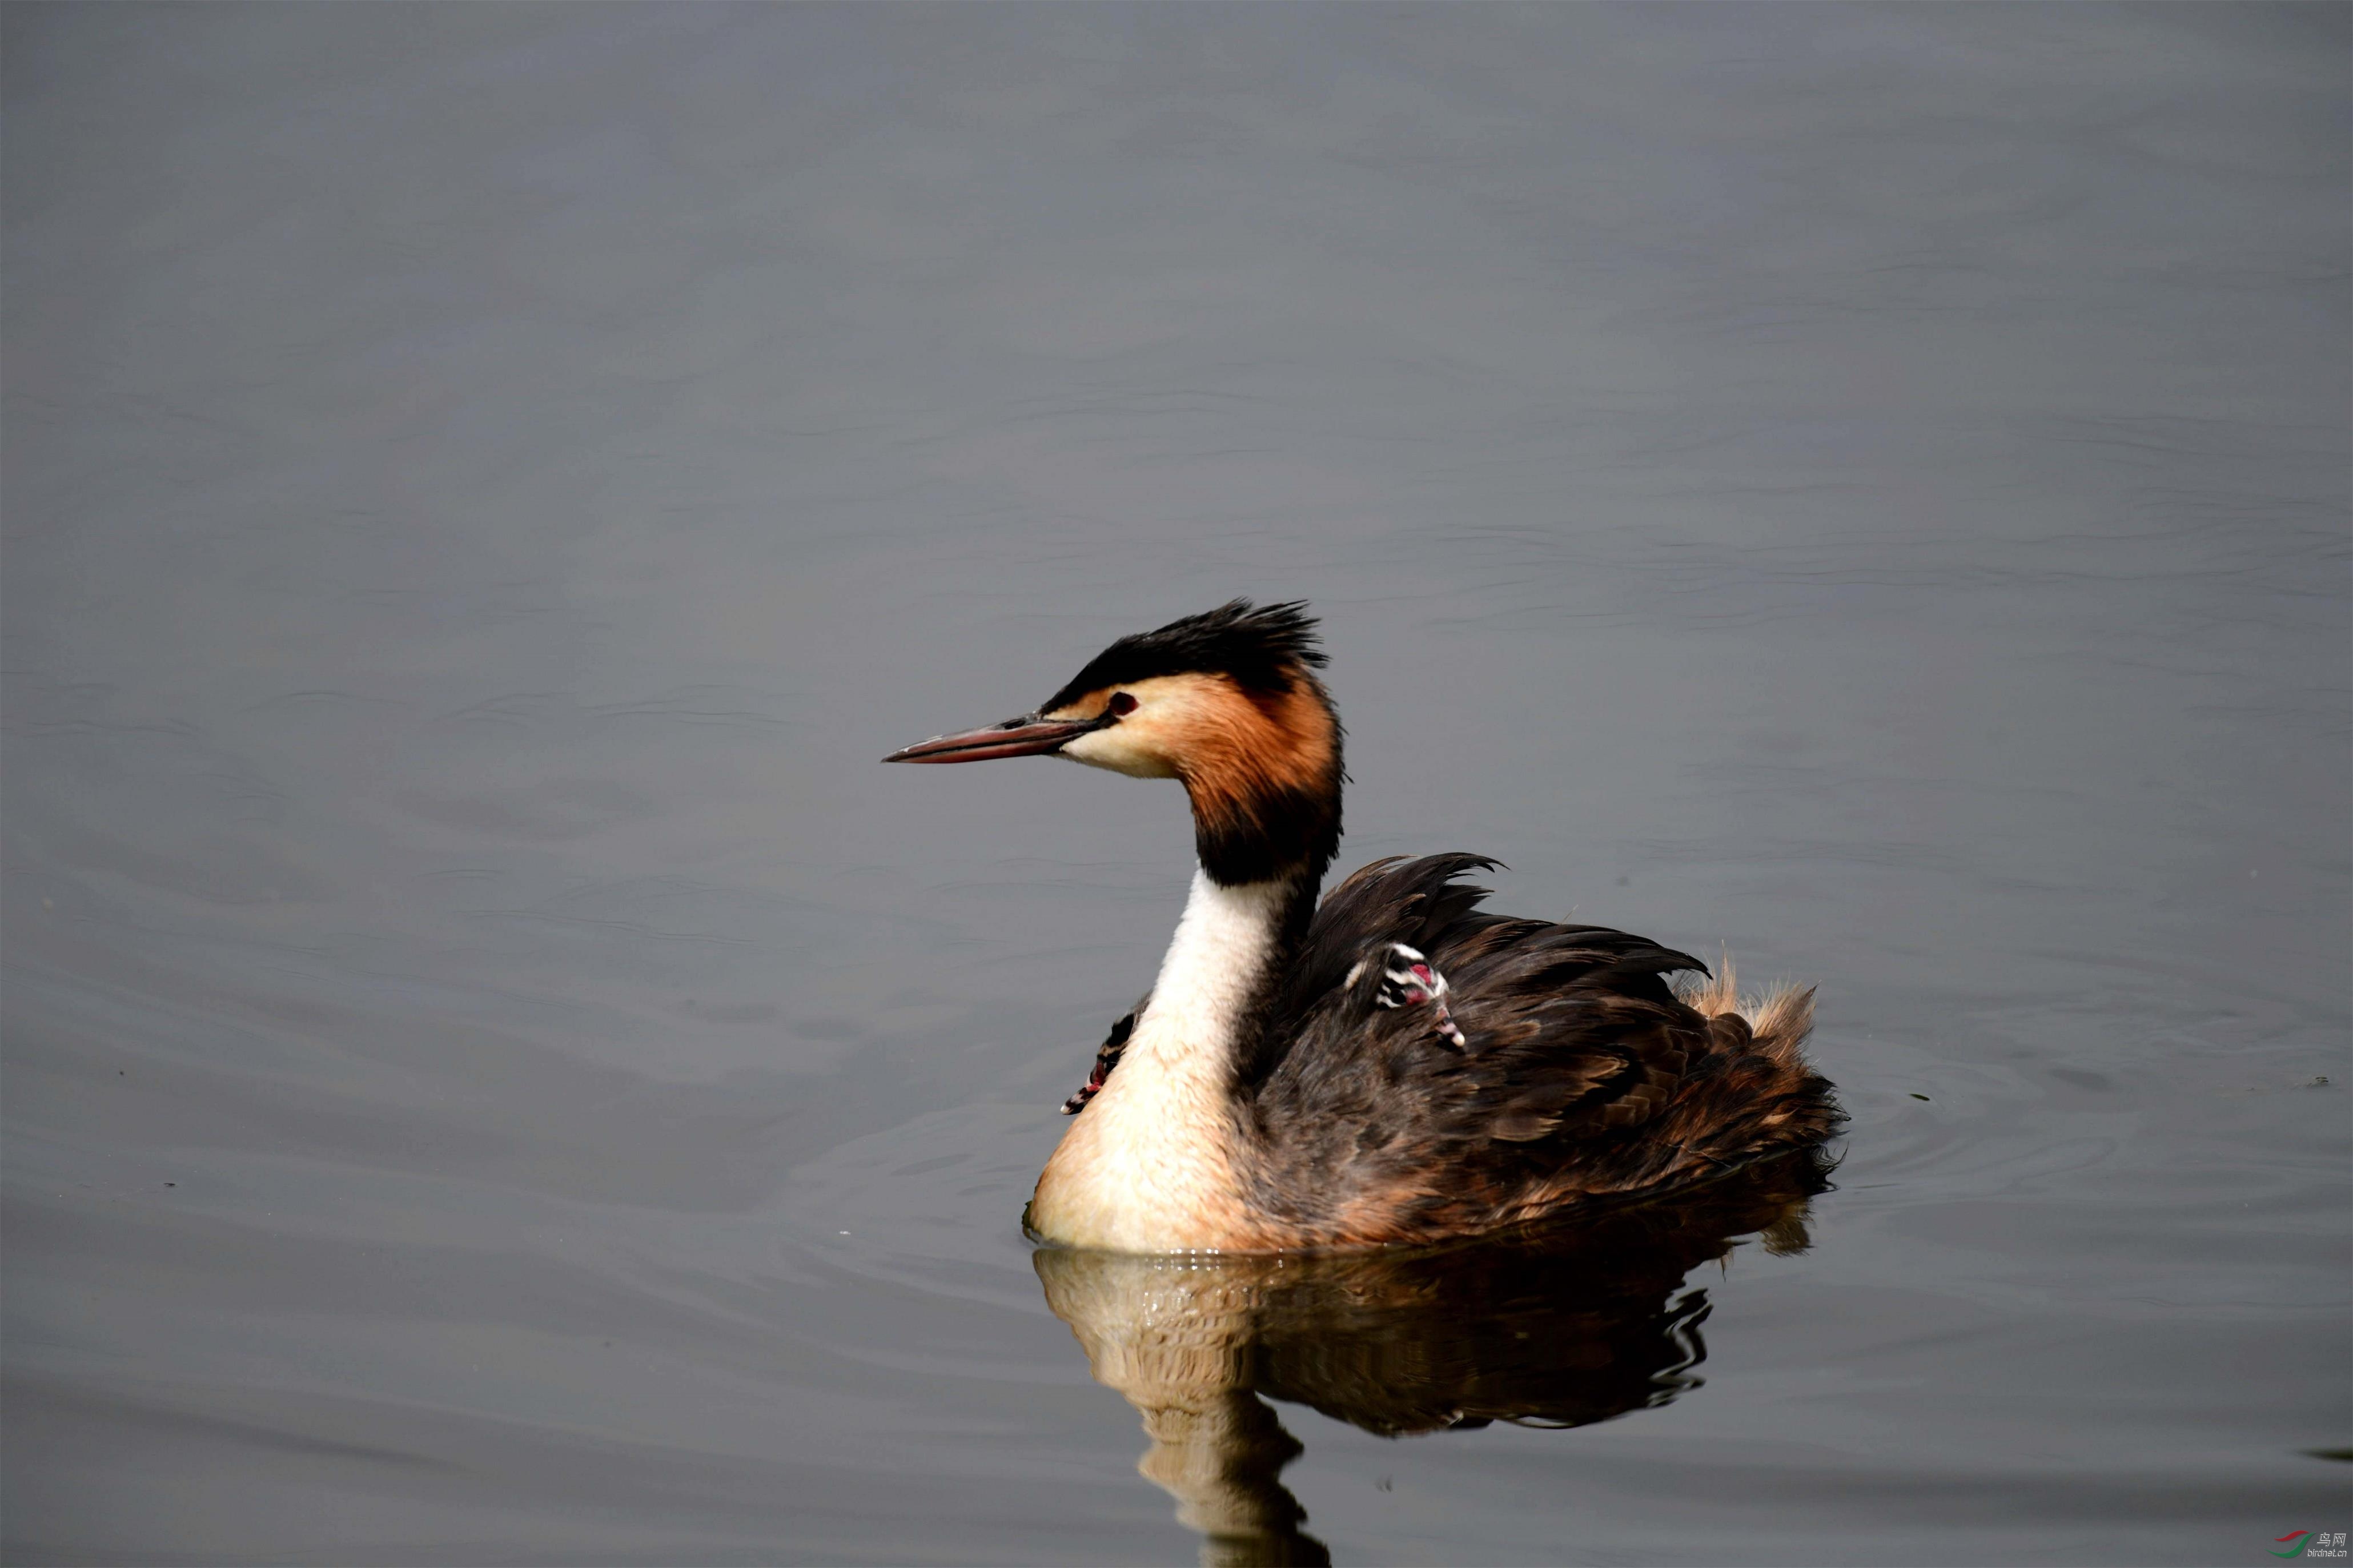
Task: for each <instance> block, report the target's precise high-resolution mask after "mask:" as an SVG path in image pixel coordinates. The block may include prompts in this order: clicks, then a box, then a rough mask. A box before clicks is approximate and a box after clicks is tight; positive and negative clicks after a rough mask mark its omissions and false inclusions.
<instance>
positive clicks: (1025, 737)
mask: <svg viewBox="0 0 2353 1568" xmlns="http://www.w3.org/2000/svg"><path fill="white" fill-rule="evenodd" d="M1102 727H1103V726H1102V724H1101V722H1100V721H1095V720H1090V719H1041V718H1039V716H1038V715H1037V714H1035V713H1025V714H1023V715H1022V716H1021V717H1020V718H1018V719H1008V720H1007V721H1005V722H1004V723H1002V724H985V725H983V726H982V727H981V728H979V729H977V730H966V731H964V733H962V734H960V735H936V736H934V737H933V738H932V739H931V740H928V741H925V742H923V743H922V744H920V745H914V746H909V747H908V748H907V749H906V750H904V751H901V752H892V753H891V754H890V755H889V756H887V757H885V758H883V759H882V760H883V761H884V762H886V763H985V762H988V761H990V760H991V759H992V758H996V757H1038V756H1045V755H1049V754H1050V753H1052V752H1058V751H1060V750H1061V749H1062V747H1063V746H1064V745H1065V744H1067V743H1068V742H1071V741H1074V740H1077V739H1078V738H1079V737H1080V736H1081V735H1083V734H1085V733H1086V732H1087V731H1090V730H1097V729H1101V728H1102Z"/></svg>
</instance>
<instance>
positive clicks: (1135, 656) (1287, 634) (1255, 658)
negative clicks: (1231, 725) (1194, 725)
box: [1039, 599, 1328, 713]
mask: <svg viewBox="0 0 2353 1568" xmlns="http://www.w3.org/2000/svg"><path fill="white" fill-rule="evenodd" d="M1327 662H1328V660H1327V658H1326V657H1325V655H1324V650H1323V648H1321V647H1318V646H1317V644H1316V634H1315V618H1314V616H1310V615H1309V614H1308V613H1307V605H1306V604H1305V603H1304V602H1303V601H1297V600H1294V601H1293V602H1291V603H1288V604H1282V605H1267V606H1266V607H1265V608H1263V609H1260V608H1256V607H1254V606H1253V605H1251V604H1250V601H1249V600H1248V599H1236V600H1234V601H1233V602H1232V603H1230V604H1226V605H1219V606H1218V607H1217V608H1216V609H1214V610H1210V611H1208V612H1207V613H1206V614H1203V615H1198V616H1186V617H1185V618H1184V619H1183V620H1181V621H1171V622H1169V623H1168V624H1167V625H1166V626H1162V627H1161V628H1160V629H1159V630H1158V631H1152V632H1138V633H1137V634H1136V635H1135V636H1134V637H1122V638H1120V639H1119V641H1117V642H1115V643H1113V644H1112V645H1111V647H1107V648H1105V649H1103V652H1101V653H1099V654H1097V655H1095V656H1094V658H1092V659H1090V660H1088V661H1087V667H1086V668H1084V669H1082V670H1081V671H1079V673H1078V674H1077V675H1075V676H1073V677H1072V678H1071V682H1070V684H1069V685H1067V686H1065V687H1063V688H1062V689H1060V691H1057V692H1056V693H1054V695H1053V696H1052V697H1050V698H1049V699H1047V700H1046V702H1045V704H1044V706H1043V707H1042V708H1041V709H1040V710H1039V711H1041V712H1047V713H1050V712H1052V711H1053V710H1056V709H1058V708H1061V707H1065V706H1067V705H1069V704H1070V703H1072V702H1075V701H1077V700H1079V699H1080V698H1082V697H1084V696H1085V695H1086V694H1087V693H1088V692H1090V691H1100V690H1102V689H1103V688H1104V687H1106V686H1122V685H1125V684H1127V683H1128V682H1130V681H1135V680H1147V679H1151V678H1152V677H1153V676H1155V675H1194V674H1199V675H1224V676H1230V677H1231V678H1232V679H1233V681H1234V683H1235V684H1236V685H1237V686H1240V687H1241V688H1242V689H1245V690H1249V691H1288V690H1290V689H1291V684H1292V675H1293V671H1295V670H1298V669H1300V668H1303V667H1307V666H1314V667H1321V666H1322V665H1324V664H1325V663H1327Z"/></svg>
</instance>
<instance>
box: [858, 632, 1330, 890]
mask: <svg viewBox="0 0 2353 1568" xmlns="http://www.w3.org/2000/svg"><path fill="white" fill-rule="evenodd" d="M1324 662H1325V658H1324V651H1323V649H1322V648H1320V647H1317V646H1316V636H1315V622H1314V619H1312V618H1311V617H1310V616H1308V615H1307V613H1306V606H1305V605H1300V604H1287V605H1267V606H1266V607H1265V608H1263V609H1257V608H1253V607H1252V606H1251V605H1250V601H1248V600H1247V599H1236V600H1234V601H1233V602H1232V603H1231V604H1229V605H1221V606H1219V608H1217V609H1214V610H1211V611H1209V612H1208V613H1207V614H1205V615H1198V616H1187V617H1186V618H1185V619H1183V620H1181V621H1171V622H1170V623H1169V624H1168V625H1166V626H1162V627H1161V628H1160V629H1159V630H1157V631H1150V632H1142V633H1138V634H1137V635H1135V636H1134V637H1122V638H1120V639H1119V641H1117V642H1115V643H1113V644H1112V645H1111V647H1107V648H1105V649H1103V652H1101V653H1099V654H1097V655H1096V656H1095V657H1094V658H1092V659H1091V660H1089V661H1088V663H1087V666H1086V668H1083V669H1082V670H1080V671H1079V673H1078V674H1077V675H1075V676H1073V677H1072V678H1071V680H1070V682H1069V683H1068V684H1067V685H1065V686H1064V687H1063V688H1062V689H1060V691H1057V692H1056V693H1054V695H1053V696H1051V697H1050V698H1048V699H1047V700H1046V701H1045V702H1044V703H1042V704H1041V705H1040V706H1039V708H1038V709H1037V710H1035V711H1034V712H1029V713H1025V714H1023V715H1021V716H1020V717H1018V718H1016V719H1008V720H1006V721H1003V722H1002V723H998V724H991V725H987V726H985V727H984V728H981V729H978V730H967V731H964V732H963V733H961V734H955V735H942V736H940V737H938V738H936V739H934V740H930V741H925V742H923V743H922V744H920V745H914V746H909V747H908V748H906V749H905V750H904V751H900V752H892V753H891V754H890V755H889V756H887V757H885V758H883V759H882V760H883V761H884V762H886V763H977V762H984V761H987V760H988V759H991V758H995V757H1026V756H1060V757H1066V758H1068V759H1070V760H1071V762H1074V763H1086V764H1087V765H1088V766H1090V767H1097V768H1104V769H1108V770H1109V771H1111V772H1113V773H1125V774H1127V775H1128V776H1130V777H1131V778H1146V779H1179V780H1182V781H1183V783H1184V784H1185V788H1186V792H1187V795H1189V796H1190V797H1191V799H1192V803H1193V819H1194V829H1195V842H1196V847H1197V848H1198V851H1199V854H1200V859H1201V865H1202V867H1203V868H1204V869H1205V870H1207V871H1208V873H1209V875H1210V877H1211V878H1212V879H1215V880H1217V881H1219V882H1221V883H1225V884H1227V885H1229V886H1233V885H1238V884H1240V883H1244V882H1256V881H1265V880H1269V879H1273V878H1276V877H1288V876H1293V875H1297V874H1298V873H1299V872H1300V871H1301V870H1302V869H1306V870H1310V871H1312V873H1313V874H1314V875H1317V876H1320V875H1321V874H1322V873H1323V870H1324V867H1325V866H1327V865H1329V864H1330V862H1331V858H1332V856H1333V854H1334V853H1335V851H1336V850H1337V848H1338V847H1339V837H1340V784H1341V780H1342V777H1343V773H1342V771H1341V761H1340V742H1341V731H1340V720H1339V715H1338V714H1337V713H1336V712H1335V710H1333V707H1332V700H1331V698H1330V696H1329V695H1328V694H1327V693H1326V692H1325V691H1324V686H1323V683H1322V682H1321V681H1319V680H1317V679H1316V678H1315V675H1314V670H1315V668H1319V667H1321V666H1322V665H1323V664H1324Z"/></svg>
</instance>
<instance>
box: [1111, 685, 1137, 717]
mask: <svg viewBox="0 0 2353 1568" xmlns="http://www.w3.org/2000/svg"><path fill="white" fill-rule="evenodd" d="M1103 711H1105V712H1107V713H1109V714H1110V715H1111V716H1112V717H1113V718H1114V719H1124V718H1126V717H1127V716H1128V715H1129V714H1130V713H1133V712H1134V711H1135V699H1134V698H1133V697H1130V696H1129V695H1128V694H1127V693H1126V692H1124V691H1114V692H1113V693H1112V694H1111V701H1110V702H1108V703H1107V704H1105V705H1104V709H1103Z"/></svg>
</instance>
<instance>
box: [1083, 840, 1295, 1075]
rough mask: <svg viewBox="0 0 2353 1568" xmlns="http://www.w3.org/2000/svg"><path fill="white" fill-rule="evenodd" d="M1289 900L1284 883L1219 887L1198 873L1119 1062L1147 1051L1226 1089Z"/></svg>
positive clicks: (1278, 940)
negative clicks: (1218, 1080) (1209, 1075)
mask: <svg viewBox="0 0 2353 1568" xmlns="http://www.w3.org/2000/svg"><path fill="white" fill-rule="evenodd" d="M1290 900H1291V884H1290V883H1288V882H1248V883H1245V884H1243V885H1242V886H1240V887H1239V888H1228V887H1221V886H1219V884H1218V883H1216V882H1213V881H1211V880H1210V879H1209V874H1208V872H1207V871H1203V870H1200V869H1198V868H1197V869H1196V870H1195V871H1194V872H1193V891H1192V894H1191V896H1190V897H1188V898H1187V900H1185V913H1184V917H1183V918H1182V919H1180V920H1179V921H1177V922H1176V935H1175V936H1174V937H1172V938H1171V939H1170V940H1169V942H1168V952H1167V955H1166V957H1164V958H1162V959H1161V961H1160V978H1159V979H1158V980H1157V981H1155V982H1154V983H1153V986H1152V1001H1151V1004H1150V1005H1148V1006H1146V1007H1145V1010H1144V1015H1143V1016H1141V1017H1139V1018H1138V1019H1136V1021H1135V1034H1134V1037H1133V1038H1132V1039H1131V1040H1130V1041H1129V1042H1128V1047H1127V1056H1126V1057H1125V1058H1122V1061H1121V1065H1122V1066H1125V1065H1126V1062H1127V1061H1128V1060H1129V1059H1132V1058H1135V1057H1137V1056H1138V1055H1140V1054H1143V1053H1145V1052H1147V1051H1148V1052H1150V1053H1151V1054H1153V1055H1155V1056H1156V1057H1160V1058H1166V1063H1167V1065H1168V1066H1169V1067H1170V1068H1172V1069H1178V1068H1181V1069H1183V1070H1192V1071H1215V1072H1218V1073H1220V1074H1223V1075H1224V1076H1225V1079H1226V1081H1227V1083H1228V1084H1229V1085H1230V1083H1231V1081H1232V1079H1231V1074H1232V1069H1233V1067H1234V1063H1235V1058H1237V1056H1238V1055H1239V1054H1240V1050H1241V1047H1242V1045H1243V1041H1242V1038H1241V1035H1242V1031H1243V1029H1245V1028H1246V1027H1248V1026H1249V1024H1250V1008H1251V1006H1252V1005H1253V1004H1255V1003H1256V1001H1257V999H1258V996H1259V993H1260V991H1261V989H1262V988H1263V987H1264V985H1265V984H1266V977H1267V970H1268V968H1269V967H1270V966H1271V964H1272V963H1274V961H1275V958H1276V951H1275V950H1276V947H1277V944H1278V943H1279V942H1280V941H1281V938H1282V911H1283V908H1284V906H1285V905H1286V904H1288V903H1289V902H1290Z"/></svg>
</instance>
